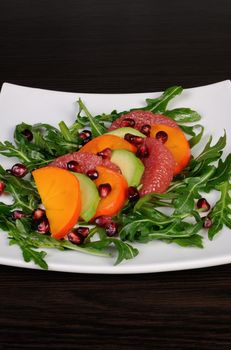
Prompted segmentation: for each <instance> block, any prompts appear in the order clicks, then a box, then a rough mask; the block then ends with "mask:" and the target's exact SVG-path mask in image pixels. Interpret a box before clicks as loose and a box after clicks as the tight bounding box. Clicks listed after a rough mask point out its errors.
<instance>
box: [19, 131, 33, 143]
mask: <svg viewBox="0 0 231 350" xmlns="http://www.w3.org/2000/svg"><path fill="white" fill-rule="evenodd" d="M22 135H23V136H24V137H25V139H26V140H27V141H32V140H33V134H32V132H31V131H30V130H29V129H24V130H23V131H22Z"/></svg>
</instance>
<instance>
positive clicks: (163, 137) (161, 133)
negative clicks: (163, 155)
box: [156, 130, 168, 143]
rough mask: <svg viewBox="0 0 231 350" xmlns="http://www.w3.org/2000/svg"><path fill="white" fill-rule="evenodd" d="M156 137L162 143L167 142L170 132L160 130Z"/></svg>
mask: <svg viewBox="0 0 231 350" xmlns="http://www.w3.org/2000/svg"><path fill="white" fill-rule="evenodd" d="M156 139H157V140H159V141H161V142H162V143H165V142H166V141H167V140H168V134H167V133H166V132H165V131H162V130H161V131H158V132H157V133H156Z"/></svg>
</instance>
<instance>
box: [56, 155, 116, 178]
mask: <svg viewBox="0 0 231 350" xmlns="http://www.w3.org/2000/svg"><path fill="white" fill-rule="evenodd" d="M73 160H74V161H76V162H77V163H78V167H77V171H78V173H82V174H86V173H87V172H88V171H89V170H93V169H95V168H96V167H97V166H104V167H106V168H109V169H111V170H113V171H115V172H117V173H119V172H120V169H119V167H118V166H117V165H115V164H114V163H112V162H110V160H109V159H102V157H100V156H97V155H96V154H93V153H89V152H83V153H81V152H74V153H68V154H65V155H64V156H61V157H58V158H56V159H55V160H54V161H53V162H52V163H50V164H49V166H53V167H54V166H55V167H58V168H62V169H67V163H68V162H70V161H73Z"/></svg>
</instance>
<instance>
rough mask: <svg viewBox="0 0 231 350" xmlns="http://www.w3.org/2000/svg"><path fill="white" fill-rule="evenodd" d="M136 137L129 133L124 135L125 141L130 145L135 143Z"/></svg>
mask: <svg viewBox="0 0 231 350" xmlns="http://www.w3.org/2000/svg"><path fill="white" fill-rule="evenodd" d="M134 137H135V135H133V134H130V133H127V134H125V135H124V140H126V141H128V142H130V143H133V142H134Z"/></svg>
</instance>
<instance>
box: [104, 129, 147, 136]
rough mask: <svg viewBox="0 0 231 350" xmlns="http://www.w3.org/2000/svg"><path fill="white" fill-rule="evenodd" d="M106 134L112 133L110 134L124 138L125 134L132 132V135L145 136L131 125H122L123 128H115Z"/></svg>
mask: <svg viewBox="0 0 231 350" xmlns="http://www.w3.org/2000/svg"><path fill="white" fill-rule="evenodd" d="M107 134H112V135H115V136H118V137H122V138H124V136H125V134H132V135H135V136H139V137H143V138H145V137H146V136H145V135H144V134H142V133H141V132H140V131H139V130H136V129H134V128H131V127H124V128H119V129H115V130H112V131H109V132H108V133H107Z"/></svg>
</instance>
